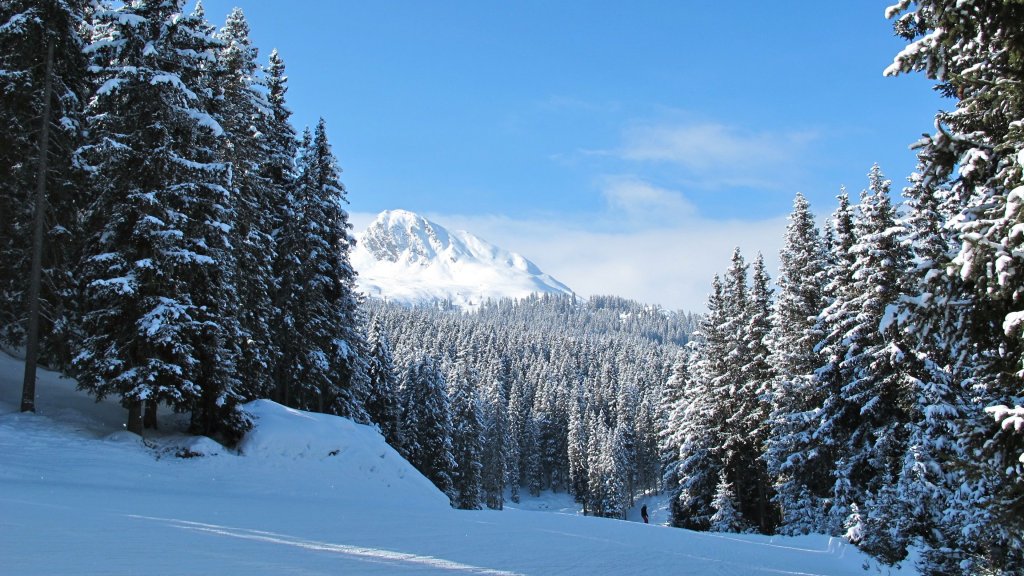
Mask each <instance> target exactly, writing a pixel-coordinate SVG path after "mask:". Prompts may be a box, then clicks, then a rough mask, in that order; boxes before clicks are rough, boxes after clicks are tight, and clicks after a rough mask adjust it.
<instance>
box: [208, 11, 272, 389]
mask: <svg viewBox="0 0 1024 576" xmlns="http://www.w3.org/2000/svg"><path fill="white" fill-rule="evenodd" d="M218 38H219V39H220V41H221V43H222V46H221V48H220V50H219V51H218V54H217V69H216V82H217V86H216V88H217V90H218V93H217V95H216V98H215V100H214V117H215V118H216V119H217V121H218V123H219V124H220V126H221V127H222V128H223V129H224V136H223V137H222V138H221V139H220V146H219V147H218V156H219V158H220V159H221V161H222V162H224V163H226V164H228V165H229V166H230V168H231V172H230V175H231V181H230V190H231V193H232V198H233V200H234V206H235V218H234V222H233V225H232V227H231V244H232V248H233V252H234V255H235V261H236V264H237V272H236V275H235V277H236V284H237V292H238V298H239V309H238V317H239V323H240V325H241V328H242V330H244V333H245V334H244V339H243V340H242V343H241V346H240V352H241V355H240V356H239V360H238V371H239V374H240V375H241V376H242V378H241V380H242V382H243V385H244V387H245V390H244V392H245V394H246V395H247V396H250V397H261V398H266V397H269V396H270V395H271V393H272V391H273V389H274V383H273V375H274V369H275V367H276V364H277V361H278V359H279V357H280V352H279V350H278V346H277V344H276V342H275V340H274V338H273V334H272V331H271V322H272V320H273V318H274V317H275V316H276V315H277V312H276V311H275V310H274V308H273V305H274V302H273V298H274V295H275V293H276V282H275V278H274V271H273V264H274V257H275V251H276V247H275V242H274V240H273V236H272V235H273V232H274V230H275V228H276V227H277V225H278V221H277V220H278V219H277V218H275V216H276V214H277V211H278V210H280V208H279V207H280V206H281V204H282V203H283V201H284V196H283V193H282V190H281V188H280V186H275V182H274V181H273V180H271V179H270V178H268V174H267V170H266V169H265V167H264V164H265V163H267V162H269V161H272V160H271V159H272V158H273V148H272V141H271V140H270V138H269V137H268V134H269V133H271V132H272V126H271V124H272V118H271V116H270V115H271V111H270V103H269V102H268V101H267V98H266V96H265V95H264V92H263V90H262V86H261V82H260V80H259V79H258V78H257V70H258V68H259V65H258V64H257V62H256V58H257V50H256V48H255V47H253V46H252V43H251V41H250V40H249V25H248V23H247V22H246V20H245V15H244V14H243V13H242V11H241V9H239V8H235V9H234V10H232V11H231V13H230V14H229V15H228V17H227V21H226V22H225V24H224V28H223V29H222V30H220V32H219V33H218Z"/></svg>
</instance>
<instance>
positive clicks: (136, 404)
mask: <svg viewBox="0 0 1024 576" xmlns="http://www.w3.org/2000/svg"><path fill="white" fill-rule="evenodd" d="M127 428H128V431H129V432H133V433H135V434H138V435H139V436H142V400H133V401H132V403H131V405H129V406H128V426H127Z"/></svg>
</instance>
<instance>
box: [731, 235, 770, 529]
mask: <svg viewBox="0 0 1024 576" xmlns="http://www.w3.org/2000/svg"><path fill="white" fill-rule="evenodd" d="M770 282H771V279H770V278H769V277H768V272H767V271H766V270H765V263H764V258H763V257H762V256H761V254H758V255H757V259H756V260H754V270H753V274H752V276H751V284H750V290H749V294H748V298H747V324H746V326H744V329H743V333H742V334H743V340H744V342H743V345H745V346H746V356H747V363H746V364H745V365H743V366H742V368H741V377H742V385H741V388H740V389H739V391H738V392H739V393H738V394H737V400H738V402H737V404H736V406H735V409H736V413H735V414H734V415H733V416H731V417H730V418H729V424H730V426H732V427H733V428H734V429H735V430H736V432H737V433H738V435H739V436H741V437H743V438H744V440H743V442H742V446H743V449H744V450H743V452H744V453H743V456H742V458H749V459H748V460H742V459H741V460H738V461H737V463H738V464H740V465H741V466H742V468H741V471H740V472H739V474H738V475H737V480H738V483H737V484H736V488H737V491H738V496H739V500H738V502H739V503H740V510H741V512H742V514H743V517H744V518H745V519H746V520H747V522H748V524H750V525H752V526H754V527H755V528H756V529H757V530H759V531H761V532H762V533H765V534H771V533H774V532H775V527H776V526H777V524H778V522H779V520H778V513H777V511H776V508H775V507H774V506H773V505H772V503H771V501H772V500H773V497H774V491H773V488H772V482H771V478H770V476H769V474H768V468H767V465H766V461H765V451H766V450H767V443H768V436H769V434H770V431H771V430H770V416H771V391H772V385H773V383H774V381H775V372H774V369H773V368H772V365H771V364H770V362H769V356H770V350H769V348H768V344H769V341H770V336H771V332H772V319H771V316H772V289H771V286H770Z"/></svg>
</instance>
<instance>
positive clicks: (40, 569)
mask: <svg viewBox="0 0 1024 576" xmlns="http://www.w3.org/2000/svg"><path fill="white" fill-rule="evenodd" d="M22 369H23V368H22V364H21V362H19V361H18V360H15V359H12V358H11V357H10V356H7V355H5V354H3V353H2V352H0V572H2V573H3V574H12V575H29V574H104V575H106V574H115V575H121V574H124V575H130V574H141V573H150V574H161V575H170V574H244V575H255V574H274V575H278V574H294V575H303V576H307V575H317V574H331V575H335V574H460V573H468V574H639V573H648V574H688V575H705V574H707V575H776V576H777V575H784V574H791V575H804V576H806V575H813V574H817V575H844V574H850V575H853V574H857V575H860V574H864V573H865V571H864V565H865V562H866V558H865V557H864V556H863V555H862V554H860V553H859V552H858V551H857V550H856V549H854V548H853V547H851V546H849V545H847V544H845V543H843V542H842V541H839V540H835V539H830V538H827V537H822V536H810V537H803V538H779V537H775V538H769V537H762V536H738V535H730V534H704V533H694V532H688V531H685V530H678V529H674V528H668V527H665V526H659V525H654V524H652V525H644V524H642V523H639V522H636V521H618V520H608V519H601V518H590V517H584V516H580V515H578V514H577V513H576V511H575V507H574V506H573V505H572V501H571V499H569V498H567V497H565V496H564V495H558V494H555V495H545V496H542V497H541V498H538V499H528V500H526V501H524V502H523V503H522V504H519V505H511V504H510V505H509V507H508V508H506V510H504V511H501V512H495V511H473V512H467V511H459V510H453V509H451V508H449V507H448V505H447V502H446V499H445V498H444V496H442V495H441V494H440V493H439V492H438V491H437V490H436V489H434V488H433V486H432V485H431V484H430V483H429V482H428V481H427V480H426V479H424V478H423V477H422V476H421V475H420V474H419V473H418V472H416V471H415V470H414V469H412V468H411V467H409V465H408V464H407V463H406V462H405V461H404V460H402V459H401V458H400V457H399V456H398V455H397V454H396V453H395V452H394V451H393V450H392V449H391V448H390V447H389V446H387V445H386V444H385V443H384V442H383V440H382V439H381V438H380V436H379V435H378V434H377V433H376V432H375V431H374V430H373V429H371V428H368V427H365V426H359V425H356V424H353V423H351V422H349V421H347V420H343V419H340V418H334V417H325V416H319V415H312V414H308V413H303V412H296V411H292V410H288V409H286V408H283V407H281V406H278V405H276V404H273V403H272V402H266V401H261V402H257V403H254V404H252V405H250V406H251V411H252V412H253V413H254V414H256V415H257V417H258V418H259V423H258V425H257V428H256V430H255V431H254V432H253V433H251V434H250V436H249V437H247V438H246V440H245V442H244V443H243V444H242V446H241V448H242V451H243V453H242V454H238V453H234V452H230V451H227V450H225V449H223V448H220V447H219V446H218V445H216V444H215V443H213V442H212V441H210V440H208V439H204V438H192V437H187V436H183V435H180V434H174V433H168V432H164V433H162V434H161V435H157V436H154V437H147V440H146V441H145V442H143V441H141V440H140V439H139V438H138V437H137V436H134V435H132V434H129V433H127V432H123V431H121V423H122V420H123V418H124V415H125V414H124V411H123V410H122V409H121V408H120V407H119V406H117V405H114V404H109V403H100V404H96V403H94V402H93V401H92V400H91V399H89V398H88V397H86V396H84V395H82V394H80V393H77V392H75V391H74V383H73V382H70V381H68V380H62V379H59V378H58V377H56V376H55V375H54V374H51V373H45V372H44V373H42V374H41V375H40V379H39V386H38V392H39V394H38V400H37V408H38V411H39V412H38V414H19V413H18V412H17V406H18V399H19V398H20V393H21V374H22ZM166 420H167V423H170V422H171V420H172V419H171V418H166ZM165 428H167V426H165ZM183 448H188V449H189V451H191V452H194V453H203V454H205V455H204V456H200V457H193V458H180V457H176V456H175V453H176V452H179V451H181V450H182V449H183ZM332 453H333V454H332ZM639 505H640V502H638V503H637V506H638V507H639ZM649 508H650V509H651V511H652V513H653V514H652V516H653V518H652V522H654V523H660V522H664V521H665V511H664V507H663V506H662V505H659V504H658V500H657V499H652V500H651V501H650V504H649ZM633 515H634V516H635V515H636V512H635V511H634V512H633ZM886 572H888V569H883V570H882V573H886ZM871 573H875V568H874V567H872V568H871ZM900 573H901V574H913V573H914V572H913V570H911V569H909V568H907V569H904V570H903V571H902V572H900Z"/></svg>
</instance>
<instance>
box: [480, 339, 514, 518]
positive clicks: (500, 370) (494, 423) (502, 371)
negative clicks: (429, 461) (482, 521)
mask: <svg viewBox="0 0 1024 576" xmlns="http://www.w3.org/2000/svg"><path fill="white" fill-rule="evenodd" d="M511 372H512V368H511V363H510V362H509V359H508V358H507V357H501V358H499V359H497V360H492V361H491V363H490V366H489V369H488V378H487V385H486V386H485V387H484V389H483V393H484V400H483V407H484V431H483V454H482V455H481V459H482V460H481V463H482V464H483V472H482V473H483V478H482V485H483V498H484V504H485V505H486V506H487V507H488V508H490V509H492V510H501V509H502V508H503V507H504V505H505V485H506V482H507V478H508V469H509V466H510V463H511V461H510V459H509V443H510V441H511V438H510V431H509V414H508V390H509V389H510V387H511V379H512V374H511Z"/></svg>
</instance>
